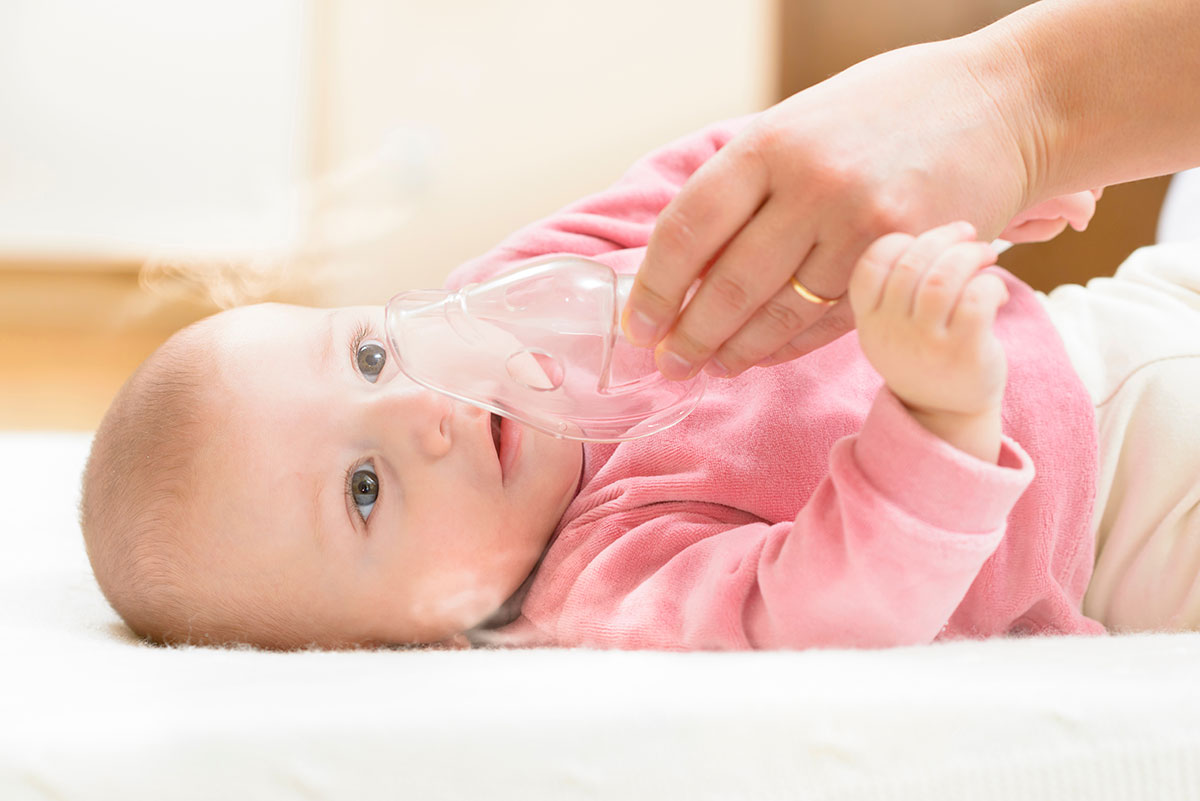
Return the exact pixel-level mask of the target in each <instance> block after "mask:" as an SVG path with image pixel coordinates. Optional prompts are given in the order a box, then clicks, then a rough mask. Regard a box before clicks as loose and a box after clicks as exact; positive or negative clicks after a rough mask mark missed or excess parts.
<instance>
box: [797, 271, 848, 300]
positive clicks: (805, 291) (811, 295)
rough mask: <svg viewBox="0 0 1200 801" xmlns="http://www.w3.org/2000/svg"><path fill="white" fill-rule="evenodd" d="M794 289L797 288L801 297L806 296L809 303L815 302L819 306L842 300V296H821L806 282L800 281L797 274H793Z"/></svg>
mask: <svg viewBox="0 0 1200 801" xmlns="http://www.w3.org/2000/svg"><path fill="white" fill-rule="evenodd" d="M792 289H794V290H796V294H797V295H799V296H800V297H802V298H804V299H805V300H807V301H808V302H809V303H815V304H817V305H818V306H832V305H833V304H835V303H837V302H838V301H839V300H841V297H836V298H823V297H821V296H820V295H818V294H817V293H816V292H813V291H812V290H811V289H809V288H808V287H806V286H805V285H804V284H802V283H800V280H799V279H798V278H796V276H794V275H793V276H792Z"/></svg>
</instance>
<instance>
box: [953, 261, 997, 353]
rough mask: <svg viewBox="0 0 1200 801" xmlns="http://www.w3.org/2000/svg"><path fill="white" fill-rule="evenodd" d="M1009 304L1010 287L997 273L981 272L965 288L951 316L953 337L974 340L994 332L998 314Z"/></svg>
mask: <svg viewBox="0 0 1200 801" xmlns="http://www.w3.org/2000/svg"><path fill="white" fill-rule="evenodd" d="M1007 302H1008V287H1006V286H1005V285H1004V281H1003V280H1002V279H1001V278H1000V276H998V275H996V274H995V273H978V274H977V275H976V276H975V277H974V278H972V279H971V280H970V281H968V282H967V285H966V286H965V287H963V291H962V297H960V298H959V299H958V304H957V305H956V306H955V307H954V311H953V313H952V314H951V316H950V323H949V328H950V334H951V335H952V336H956V337H964V338H967V337H972V336H975V335H977V334H979V333H980V332H981V331H983V330H985V329H990V328H991V325H992V323H993V322H995V320H996V312H997V310H999V308H1000V307H1001V306H1003V305H1004V304H1005V303H1007Z"/></svg>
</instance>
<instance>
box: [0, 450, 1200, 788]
mask: <svg viewBox="0 0 1200 801" xmlns="http://www.w3.org/2000/svg"><path fill="white" fill-rule="evenodd" d="M86 448H87V437H85V436H83V435H78V434H54V433H42V434H12V433H9V434H0V510H2V512H0V514H2V527H0V665H3V668H2V671H3V682H2V684H0V688H2V689H0V798H3V799H6V800H8V801H12V800H14V799H122V800H123V801H134V800H135V799H161V798H176V799H192V798H195V799H200V798H217V797H233V796H236V797H240V798H266V799H273V798H323V799H324V798H328V799H365V798H379V797H405V798H415V799H451V798H471V799H476V798H489V799H518V798H520V799H528V798H547V799H574V798H581V799H583V798H586V799H596V798H613V799H643V798H644V799H662V798H696V799H707V798H712V799H740V798H745V799H771V798H804V799H859V798H861V799H923V800H924V801H933V800H935V799H956V801H957V799H964V798H971V799H1009V798H1013V799H1016V798H1019V799H1024V800H1026V801H1031V800H1033V799H1048V800H1049V799H1054V801H1062V799H1071V798H1075V799H1093V800H1096V801H1103V800H1104V799H1123V798H1145V799H1150V798H1153V799H1158V800H1159V801H1168V799H1194V798H1196V797H1197V796H1198V794H1200V682H1198V681H1197V680H1196V676H1197V672H1198V670H1200V635H1190V634H1189V635H1156V636H1135V637H1122V638H1078V639H1076V638H1062V639H1051V638H1046V639H1023V640H1020V639H1014V640H992V641H988V642H962V643H956V644H949V645H936V646H930V647H925V648H905V649H897V650H892V651H874V652H872V651H810V652H788V653H735V654H713V653H693V654H660V653H617V652H597V651H584V650H566V651H554V650H528V651H454V652H421V651H401V650H393V651H381V652H357V653H293V654H275V653H263V652H256V651H251V650H210V649H194V648H184V649H165V648H154V647H149V646H145V645H142V644H139V643H137V642H135V641H133V640H132V639H131V637H130V635H129V633H128V631H127V630H126V629H125V628H124V626H123V625H122V624H121V623H120V622H119V621H118V619H117V617H116V616H115V614H114V613H113V612H112V611H110V610H109V609H108V608H107V607H106V605H105V604H104V601H103V599H102V598H101V596H100V593H99V590H98V589H97V588H96V586H95V584H94V583H93V581H92V579H91V576H90V573H89V571H88V567H87V562H86V559H85V557H84V553H83V548H82V544H81V541H80V537H79V531H78V527H77V525H76V523H75V520H74V506H75V502H76V501H75V498H76V494H77V490H76V489H75V488H76V486H77V476H78V473H79V470H80V467H81V465H82V460H83V458H84V455H85V452H86Z"/></svg>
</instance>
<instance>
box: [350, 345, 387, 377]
mask: <svg viewBox="0 0 1200 801" xmlns="http://www.w3.org/2000/svg"><path fill="white" fill-rule="evenodd" d="M354 361H355V364H356V365H357V366H358V372H360V373H362V376H363V378H365V379H367V380H368V381H370V382H371V383H372V384H374V383H375V381H376V380H377V379H378V378H379V374H380V373H382V372H383V365H384V364H385V363H386V362H387V349H386V348H384V347H383V345H381V344H379V343H378V342H375V341H373V340H368V341H366V342H364V343H362V344H361V345H359V346H358V349H357V350H356V351H355V352H354Z"/></svg>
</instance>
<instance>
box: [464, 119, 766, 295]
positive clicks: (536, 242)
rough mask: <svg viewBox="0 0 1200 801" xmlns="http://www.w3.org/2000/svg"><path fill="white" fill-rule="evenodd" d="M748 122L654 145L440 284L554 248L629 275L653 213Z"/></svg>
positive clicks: (471, 278)
mask: <svg viewBox="0 0 1200 801" xmlns="http://www.w3.org/2000/svg"><path fill="white" fill-rule="evenodd" d="M748 120H749V118H748V117H741V118H737V119H734V120H728V121H725V122H721V123H717V124H715V125H711V126H709V127H707V128H704V129H702V130H700V131H697V132H696V133H693V134H690V135H688V136H685V137H683V138H682V139H679V140H677V141H675V142H672V143H671V144H669V145H666V146H665V147H662V148H659V149H658V150H655V151H654V152H652V153H650V154H649V155H647V156H645V157H644V158H642V159H641V160H639V161H638V162H637V163H636V164H634V165H633V167H631V168H630V169H629V170H628V171H627V172H626V173H625V175H624V176H622V177H621V179H620V180H618V181H617V183H615V184H613V185H612V186H611V187H609V188H608V189H605V190H604V191H602V192H599V193H597V194H594V195H590V196H588V197H585V198H583V199H582V200H579V201H576V202H575V203H572V204H570V205H568V206H566V207H565V208H563V209H560V210H559V211H557V212H555V213H554V214H553V215H551V216H550V217H547V218H546V219H544V220H539V221H538V222H535V223H533V224H532V225H529V226H526V227H525V228H522V229H520V230H519V231H516V232H515V233H513V234H512V235H511V236H509V237H507V238H506V239H504V240H503V241H502V242H501V243H500V244H499V245H497V246H496V247H495V248H493V249H492V250H490V251H489V252H488V253H486V254H484V255H483V256H481V257H479V258H477V259H474V260H472V261H469V262H467V263H466V264H463V265H462V266H460V267H458V268H457V269H455V270H454V271H453V272H452V273H451V274H450V277H449V278H447V279H446V287H447V288H453V289H457V288H459V287H461V286H463V285H464V284H468V283H472V282H478V281H483V280H486V279H488V278H490V277H492V276H494V275H497V274H499V273H502V272H505V271H507V270H509V269H512V268H513V267H516V266H518V265H519V264H521V263H522V262H525V261H529V260H531V259H535V258H540V257H543V256H548V255H552V254H558V253H562V254H573V255H576V256H586V257H588V258H593V259H596V260H597V261H600V262H603V263H605V264H607V265H608V266H609V267H612V268H613V269H614V270H616V271H617V272H618V273H633V272H636V271H637V269H638V267H639V266H640V265H641V263H642V255H643V253H644V252H645V247H646V245H647V243H649V241H650V233H651V231H653V230H654V223H655V220H657V219H658V215H659V212H661V211H662V210H663V208H665V207H666V205H667V204H668V203H670V202H671V199H672V198H673V197H675V195H676V194H677V193H678V192H679V188H680V187H681V186H683V184H684V182H685V181H686V180H687V179H688V177H690V176H691V174H692V173H694V172H695V171H696V170H697V169H699V167H700V165H702V164H703V163H704V162H706V161H707V160H708V159H709V158H711V157H712V155H713V154H714V153H716V152H717V151H718V150H720V149H721V148H722V147H724V146H725V143H727V142H728V141H729V140H730V139H731V138H732V137H733V135H734V133H736V132H737V131H738V129H740V128H741V127H742V126H743V125H745V124H746V122H748Z"/></svg>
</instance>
